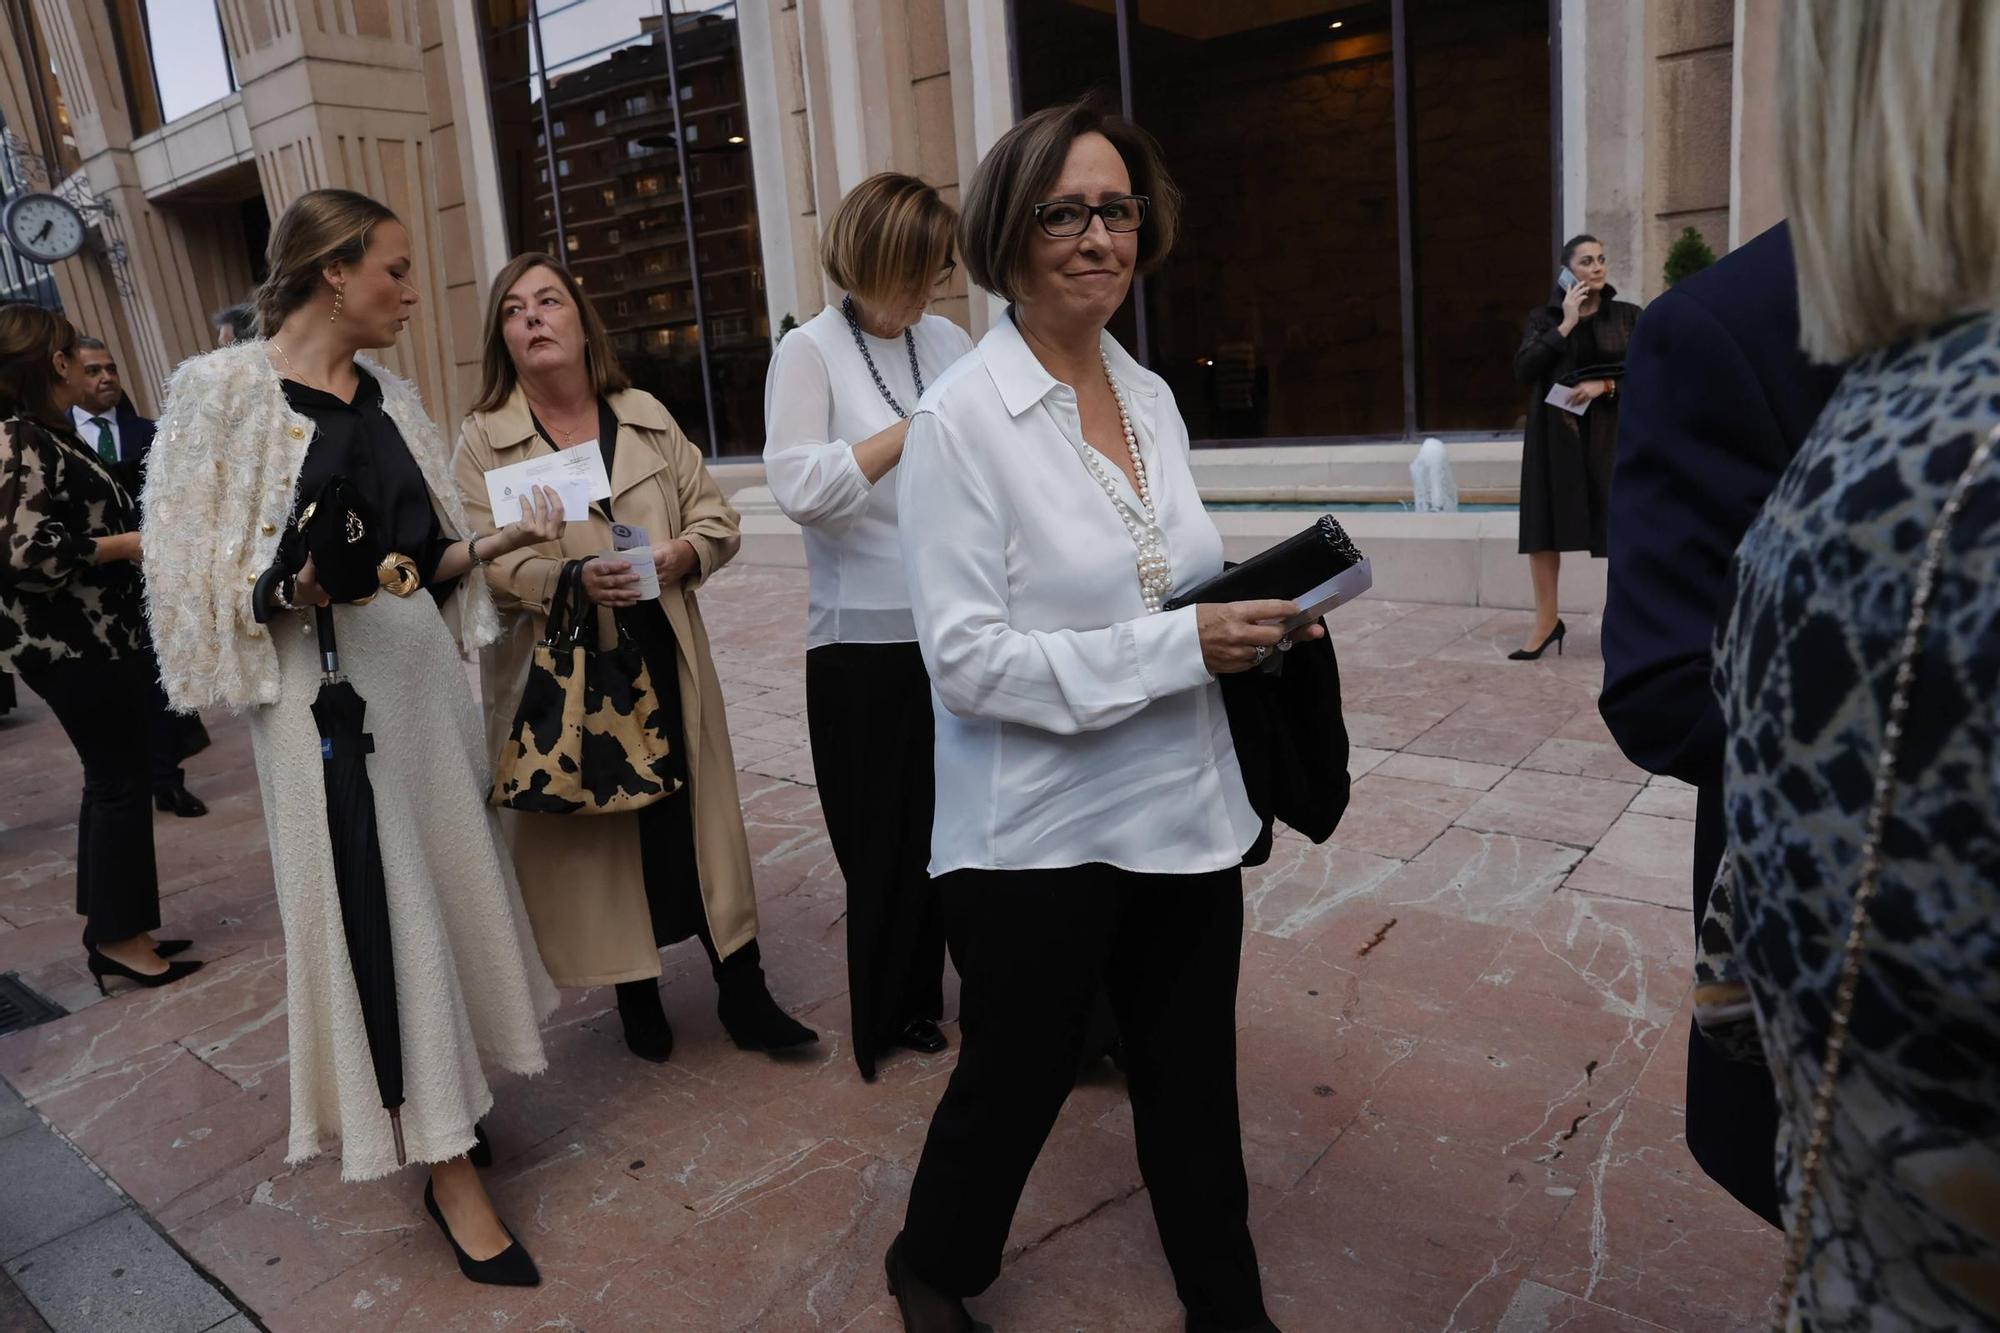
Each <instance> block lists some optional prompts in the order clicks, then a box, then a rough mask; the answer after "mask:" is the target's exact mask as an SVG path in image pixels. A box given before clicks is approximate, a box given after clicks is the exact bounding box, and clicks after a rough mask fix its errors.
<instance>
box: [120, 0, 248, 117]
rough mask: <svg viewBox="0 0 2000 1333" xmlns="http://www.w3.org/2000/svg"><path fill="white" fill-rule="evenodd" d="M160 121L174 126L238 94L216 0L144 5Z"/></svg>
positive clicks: (155, 0) (162, 0) (160, 0)
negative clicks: (182, 118)
mask: <svg viewBox="0 0 2000 1333" xmlns="http://www.w3.org/2000/svg"><path fill="white" fill-rule="evenodd" d="M142 9H143V10H144V13H145V18H146V38H147V43H148V45H150V46H151V48H152V58H153V82H154V86H155V87H156V89H157V90H158V93H159V109H160V117H161V119H162V120H163V121H165V122H172V121H174V120H176V119H178V118H179V117H181V116H185V115H186V114H187V113H188V112H190V111H199V110H200V109H201V108H202V107H205V106H207V105H208V104H209V103H210V102H218V101H220V100H222V99H223V98H225V97H227V96H229V95H230V94H231V93H233V92H235V91H236V76H235V73H234V71H232V70H231V69H230V66H229V53H228V52H227V51H226V50H224V48H223V43H222V16H221V14H219V13H218V12H217V10H216V3H215V0H143V3H142Z"/></svg>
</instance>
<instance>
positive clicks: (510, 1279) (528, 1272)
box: [424, 1181, 542, 1287]
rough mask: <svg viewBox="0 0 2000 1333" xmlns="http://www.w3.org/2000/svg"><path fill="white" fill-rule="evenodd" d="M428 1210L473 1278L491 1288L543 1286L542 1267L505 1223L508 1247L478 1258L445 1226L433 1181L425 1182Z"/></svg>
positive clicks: (459, 1265) (442, 1211) (460, 1266)
mask: <svg viewBox="0 0 2000 1333" xmlns="http://www.w3.org/2000/svg"><path fill="white" fill-rule="evenodd" d="M424 1210H425V1211H426V1212H428V1213H429V1214H430V1215H431V1221H433V1222H435V1223H437V1225H438V1230H439V1231H442V1232H444V1238H445V1240H446V1241H448V1242H450V1244H451V1252H452V1254H454V1255H455V1256H457V1258H458V1271H459V1272H461V1273H463V1274H465V1276H466V1278H467V1279H468V1280H469V1281H472V1282H480V1283H484V1284H485V1285H487V1286H489V1287H539V1286H541V1285H542V1272H541V1270H540V1269H539V1268H536V1267H535V1261H534V1260H533V1259H531V1258H529V1257H528V1252H527V1251H526V1250H524V1249H522V1248H521V1242H520V1241H519V1240H518V1239H516V1238H515V1235H514V1232H513V1230H512V1229H511V1228H509V1227H507V1226H506V1224H505V1223H502V1224H501V1229H502V1230H503V1231H506V1232H507V1240H508V1242H509V1244H508V1246H507V1248H506V1249H504V1250H502V1251H500V1253H498V1254H496V1255H494V1256H493V1257H492V1258H491V1259H475V1258H473V1257H472V1256H471V1255H469V1254H467V1253H466V1252H465V1251H464V1250H463V1249H461V1248H460V1247H459V1244H458V1237H456V1236H454V1235H452V1234H451V1228H450V1227H449V1226H447V1225H445V1220H444V1210H443V1209H441V1208H439V1207H438V1202H437V1194H436V1192H435V1191H433V1189H432V1188H431V1183H430V1182H429V1181H425V1182H424Z"/></svg>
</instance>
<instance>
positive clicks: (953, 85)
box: [738, 0, 978, 328]
mask: <svg viewBox="0 0 2000 1333" xmlns="http://www.w3.org/2000/svg"><path fill="white" fill-rule="evenodd" d="M965 5H966V0H744V2H743V3H742V4H741V5H740V6H739V9H738V14H739V19H740V21H741V22H742V25H743V29H742V30H743V33H744V38H743V40H744V48H743V61H744V82H745V93H746V99H747V100H748V102H749V104H750V108H751V124H752V128H753V131H754V133H755V134H756V135H757V136H758V137H754V138H753V139H752V140H751V153H752V158H753V160H754V161H755V163H756V178H757V211H758V218H759V228H760V231H761V232H762V235H763V245H764V260H765V273H766V290H767V292H768V293H769V298H770V303H771V304H770V308H771V318H772V327H773V328H776V327H777V325H778V322H779V321H780V320H782V319H783V317H784V316H785V315H787V314H790V315H792V316H793V317H794V318H795V319H797V320H799V321H800V322H802V323H803V322H804V321H805V320H807V319H810V318H811V317H812V316H813V315H814V314H816V313H818V311H819V309H820V308H821V307H822V306H823V305H824V304H825V303H826V302H828V301H829V300H831V299H833V297H834V296H835V295H836V293H834V292H833V291H832V290H831V289H830V288H828V287H827V286H826V284H825V282H824V280H823V278H822V275H821V274H820V271H819V262H818V254H819V226H820V219H821V217H822V216H823V215H824V213H825V212H826V211H827V209H829V208H831V206H832V205H833V203H834V202H835V201H837V200H838V199H839V198H840V197H841V196H842V195H843V194H845V193H846V192H847V191H848V190H851V189H852V188H854V186H855V185H857V184H859V183H860V182H861V181H862V180H864V179H866V178H867V177H868V176H870V175H873V174H874V173H876V172H878V171H901V172H907V173H908V174H910V175H913V176H918V177H920V178H922V179H923V180H926V181H928V182H930V183H931V184H932V185H935V186H937V187H938V190H939V192H940V193H941V194H942V195H943V196H944V198H945V199H946V200H947V201H948V202H950V203H951V204H953V205H954V206H956V205H957V203H958V186H959V182H960V181H961V180H962V179H963V174H962V173H963V171H964V170H965V169H966V167H967V163H966V155H965V151H964V139H965V134H964V129H965V124H964V121H963V119H962V117H961V114H960V111H961V108H960V93H959V82H960V67H959V62H958V59H957V57H956V52H957V51H958V49H959V46H960V44H961V41H960V33H961V32H962V31H963V29H964V26H965ZM975 7H978V6H977V5H975ZM932 309H933V310H935V311H936V312H937V313H939V314H942V315H945V316H946V317H948V318H951V319H955V320H958V321H959V322H960V323H961V324H967V325H969V324H970V323H971V319H972V317H971V315H970V313H969V310H968V305H967V299H966V290H965V279H964V277H963V273H962V271H961V273H960V274H959V275H958V276H956V277H955V278H954V279H953V287H952V288H951V290H950V291H948V292H947V293H946V294H945V295H944V296H942V297H941V298H939V299H938V300H937V301H936V302H934V303H933V305H932Z"/></svg>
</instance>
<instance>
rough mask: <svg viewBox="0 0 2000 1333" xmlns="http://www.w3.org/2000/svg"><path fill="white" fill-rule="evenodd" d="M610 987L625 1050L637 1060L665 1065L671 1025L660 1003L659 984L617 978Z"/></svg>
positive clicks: (670, 1049)
mask: <svg viewBox="0 0 2000 1333" xmlns="http://www.w3.org/2000/svg"><path fill="white" fill-rule="evenodd" d="M611 989H612V991H613V992H614V993H615V994H616V995H617V996H618V1021H619V1022H620V1023H621V1024H623V1025H624V1028H625V1049H627V1050H629V1051H630V1052H632V1054H634V1055H636V1056H638V1057H639V1058H640V1059H641V1060H651V1061H652V1062H653V1063H654V1064H656V1065H663V1064H665V1063H666V1062H667V1060H668V1058H669V1057H671V1056H672V1055H673V1053H674V1028H673V1024H671V1023H669V1022H667V1009H666V1006H665V1005H663V1004H661V1003H660V983H659V982H657V981H654V980H653V979H652V978H650V977H648V978H646V979H645V980H642V981H621V982H619V983H618V984H617V985H616V986H613V987H612V988H611Z"/></svg>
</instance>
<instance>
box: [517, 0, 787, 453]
mask: <svg viewBox="0 0 2000 1333" xmlns="http://www.w3.org/2000/svg"><path fill="white" fill-rule="evenodd" d="M537 6H539V7H537ZM486 18H487V43H486V49H487V75H488V81H489V84H490V87H491V89H492V102H493V120H494V130H495V135H496V138H497V140H498V148H499V154H500V159H501V188H502V194H503V196H504V197H505V198H507V199H508V200H509V201H510V203H511V207H510V210H509V214H508V227H509V241H510V243H511V244H512V246H513V247H514V249H515V250H516V251H521V250H541V251H546V252H547V253H550V254H561V255H563V256H564V257H565V258H566V260H567V262H568V264H569V267H570V269H571V271H573V272H574V273H575V274H576V276H577V279H578V281H580V282H581V283H582V284H583V286H584V289H585V291H587V292H590V293H593V294H594V301H595V304H596V306H597V312H598V314H599V315H600V316H601V317H602V318H603V320H604V322H605V325H606V327H607V328H608V329H609V330H610V333H611V338H612V342H613V344H614V345H615V346H616V348H617V350H618V354H619V359H620V361H621V362H623V364H624V366H625V369H626V371H627V373H629V374H630V375H631V376H632V379H633V381H634V382H635V383H636V384H637V385H638V386H639V387H640V388H643V389H645V390H647V391H648V392H650V393H652V394H653V395H654V396H656V397H658V398H659V399H660V401H661V402H663V403H665V404H666V406H667V409H668V410H669V411H671V412H672V413H673V414H674V417H675V419H676V420H677V421H679V422H680V423H681V426H682V428H683V429H684V430H686V431H687V433H688V434H689V436H691V437H692V438H693V439H694V440H695V441H696V442H698V443H700V444H701V445H702V446H703V448H704V449H706V450H707V451H708V452H709V453H711V454H746V453H755V452H757V451H759V450H761V449H762V447H763V435H764V422H763V387H764V371H765V368H766V367H767V366H768V365H769V363H770V356H771V353H770V320H769V317H768V315H767V313H766V306H765V302H764V285H763V272H762V256H761V251H760V248H759V243H758V236H757V204H756V194H755V190H754V188H753V185H752V178H751V173H750V151H751V145H750V144H749V142H748V140H747V138H746V137H745V135H744V134H743V133H742V132H741V129H740V127H741V126H743V125H745V124H747V122H748V116H747V114H746V112H745V110H744V104H743V72H742V52H741V48H740V44H739V41H738V36H737V28H736V13H735V6H734V4H721V5H713V6H708V7H703V8H697V7H696V6H694V5H693V4H682V3H679V0H672V2H670V3H669V4H667V5H666V6H665V7H663V6H662V4H661V3H660V0H487V3H486ZM670 43H671V45H670ZM675 89H678V96H676V94H675ZM545 90H546V96H545V95H544V91H545ZM544 121H546V124H544ZM683 163H685V172H683ZM551 164H553V169H552V168H551ZM552 187H553V188H552ZM704 335H705V336H704Z"/></svg>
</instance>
